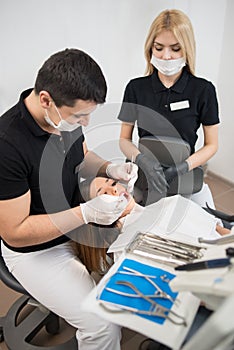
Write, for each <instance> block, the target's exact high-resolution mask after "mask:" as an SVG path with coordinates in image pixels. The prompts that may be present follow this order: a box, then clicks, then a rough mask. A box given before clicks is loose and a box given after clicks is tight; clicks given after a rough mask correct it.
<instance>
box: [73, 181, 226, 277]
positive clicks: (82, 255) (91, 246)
mask: <svg viewBox="0 0 234 350" xmlns="http://www.w3.org/2000/svg"><path fill="white" fill-rule="evenodd" d="M80 192H81V196H82V199H83V201H88V200H90V199H92V198H94V197H96V196H100V195H101V194H107V195H111V196H120V195H124V196H125V197H126V198H127V199H128V205H127V207H126V209H125V211H124V212H123V214H122V216H121V217H120V218H119V219H118V221H116V222H115V223H113V224H112V225H110V226H104V225H103V226H102V225H97V224H88V225H83V226H82V227H81V228H79V229H78V230H76V231H75V236H73V237H72V239H73V240H74V241H73V242H72V246H73V249H74V250H75V252H76V254H77V256H78V257H79V259H80V260H81V261H82V263H83V264H85V266H86V267H87V269H88V270H89V271H90V272H91V271H96V272H98V273H99V274H104V273H106V272H107V271H108V269H109V268H110V266H111V264H112V262H113V261H112V256H111V255H107V250H108V248H109V246H110V245H111V244H112V243H113V242H114V241H115V240H116V239H117V238H118V236H119V234H120V232H121V230H122V229H123V226H125V225H126V224H127V220H128V224H129V222H130V224H131V225H132V223H135V222H136V220H137V219H139V215H142V214H143V213H146V212H145V210H147V211H148V212H150V210H151V209H153V215H150V218H152V220H151V221H154V215H156V214H155V213H156V210H158V209H159V208H161V209H160V212H159V213H158V221H157V220H155V222H156V225H158V228H160V227H161V228H162V227H163V228H164V227H165V223H166V222H168V221H169V220H170V218H169V211H168V210H167V211H165V210H164V211H163V209H165V208H167V207H168V204H169V206H170V205H172V204H173V202H175V208H174V212H176V213H177V215H176V218H177V220H176V224H177V227H176V228H177V229H178V230H179V232H182V233H183V232H186V230H185V228H184V227H185V224H186V225H189V224H190V229H189V231H190V232H191V234H190V235H193V234H195V229H197V221H198V219H197V216H195V217H193V216H192V217H191V215H190V216H189V214H186V215H187V217H186V220H184V217H185V215H184V214H183V215H182V216H181V219H180V220H178V218H179V217H180V215H181V212H179V208H178V206H176V205H177V203H176V199H177V198H178V197H180V198H181V200H182V201H183V202H185V203H189V205H191V206H192V207H194V208H195V209H196V210H197V212H196V214H197V215H198V216H200V218H199V219H200V220H201V225H202V224H203V223H205V222H208V221H209V222H210V223H211V224H212V225H213V226H214V230H215V229H216V234H217V235H218V234H219V235H224V234H228V233H230V230H228V229H226V228H224V227H221V226H220V225H219V224H216V221H215V218H213V217H212V215H210V214H208V213H207V212H205V211H203V210H202V209H201V208H200V207H199V206H198V205H196V204H195V203H191V201H189V200H187V199H184V198H182V197H181V196H173V197H167V198H163V199H162V200H160V201H159V202H157V203H154V204H152V205H150V206H148V207H147V209H146V208H145V207H141V206H140V205H138V204H137V203H136V202H135V200H134V198H133V197H132V196H131V195H130V194H129V193H128V192H127V191H126V189H125V187H124V186H123V185H122V184H120V183H118V182H117V181H115V180H113V179H110V178H105V177H95V178H92V179H87V180H85V181H83V182H82V183H81V184H80ZM165 203H166V205H165ZM185 209H186V208H185ZM151 212H152V210H151ZM174 212H173V213H174ZM199 214H200V215H199ZM201 214H202V215H201ZM172 216H173V215H172ZM201 216H202V217H204V218H203V221H202V219H201ZM144 217H145V215H144ZM131 220H132V221H131ZM183 221H185V222H183ZM191 224H192V225H191ZM210 226H211V225H209V227H210ZM204 231H205V230H204Z"/></svg>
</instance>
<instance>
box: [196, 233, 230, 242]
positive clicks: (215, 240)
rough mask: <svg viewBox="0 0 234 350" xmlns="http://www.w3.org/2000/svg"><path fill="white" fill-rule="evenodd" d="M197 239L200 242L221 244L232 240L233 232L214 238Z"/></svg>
mask: <svg viewBox="0 0 234 350" xmlns="http://www.w3.org/2000/svg"><path fill="white" fill-rule="evenodd" d="M198 241H199V242H200V243H207V244H217V245H222V244H227V243H232V242H234V234H232V233H230V234H228V235H227V236H223V237H220V238H216V239H205V238H202V237H199V238H198Z"/></svg>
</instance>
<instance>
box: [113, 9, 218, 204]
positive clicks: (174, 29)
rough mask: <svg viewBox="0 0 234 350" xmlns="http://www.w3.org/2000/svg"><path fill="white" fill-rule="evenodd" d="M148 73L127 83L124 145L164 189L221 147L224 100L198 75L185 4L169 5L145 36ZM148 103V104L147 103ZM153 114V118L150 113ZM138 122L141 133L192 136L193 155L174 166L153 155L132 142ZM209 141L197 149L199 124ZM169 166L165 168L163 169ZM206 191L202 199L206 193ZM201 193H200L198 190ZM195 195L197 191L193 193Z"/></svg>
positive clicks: (151, 182)
mask: <svg viewBox="0 0 234 350" xmlns="http://www.w3.org/2000/svg"><path fill="white" fill-rule="evenodd" d="M145 58H146V63H147V66H146V75H145V76H144V77H139V78H135V79H132V80H131V81H130V82H129V83H128V84H127V86H126V89H125V92H124V98H123V102H124V103H123V105H122V109H121V111H120V114H119V117H118V118H119V119H120V120H121V121H122V127H121V133H120V148H121V150H122V152H123V153H124V154H125V155H126V157H127V158H129V159H131V158H132V156H133V158H134V159H135V162H136V163H137V164H138V166H139V167H140V168H142V170H143V171H144V172H145V175H146V178H147V180H148V183H149V187H150V185H151V187H152V188H153V189H155V190H158V191H164V190H165V186H166V185H167V184H166V183H165V180H166V181H167V182H168V183H170V181H172V179H173V178H174V177H175V176H177V175H179V174H184V173H186V172H188V171H190V170H192V169H194V168H196V167H197V166H200V165H203V164H205V163H206V162H207V161H208V160H209V159H210V158H211V157H213V155H214V154H215V153H216V151H217V148H218V124H219V116H218V103H217V97H216V91H215V87H214V85H213V84H212V83H211V82H210V81H207V80H206V79H204V78H199V77H196V76H195V39H194V33H193V28H192V24H191V22H190V20H189V18H188V17H187V15H186V14H184V13H183V12H182V11H180V10H176V9H172V10H164V11H163V12H161V13H160V14H159V15H158V16H157V17H156V18H155V20H154V21H153V23H152V24H151V26H150V29H149V33H148V36H147V38H146V41H145ZM143 107H146V108H143ZM147 118H148V119H147ZM134 126H137V127H138V135H139V138H141V137H143V136H148V135H155V136H174V137H175V136H176V137H181V138H182V139H183V140H185V141H187V142H188V143H189V145H190V148H191V155H190V156H189V157H188V159H186V160H185V161H184V162H182V163H180V164H176V166H172V167H171V168H168V169H166V170H165V169H163V168H162V166H161V164H159V162H158V161H157V160H156V159H155V162H152V161H149V159H147V156H145V155H143V154H142V153H140V151H139V150H138V148H137V147H136V146H135V145H133V143H132V135H133V129H134ZM200 126H202V129H203V135H204V143H203V145H202V147H201V148H200V149H199V150H197V151H195V144H196V141H197V138H198V136H197V131H198V128H199V127H200ZM163 170H164V171H163ZM202 192H203V189H202V190H201V192H199V194H200V200H201V203H200V204H201V205H204V206H205V201H204V200H205V198H203V195H202ZM197 198H198V194H197ZM192 199H193V196H192Z"/></svg>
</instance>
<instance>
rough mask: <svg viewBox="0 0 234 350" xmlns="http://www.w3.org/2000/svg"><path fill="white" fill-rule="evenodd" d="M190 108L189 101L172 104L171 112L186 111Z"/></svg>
mask: <svg viewBox="0 0 234 350" xmlns="http://www.w3.org/2000/svg"><path fill="white" fill-rule="evenodd" d="M189 107H190V106H189V100H185V101H179V102H172V103H170V108H171V111H177V110H178V109H185V108H189Z"/></svg>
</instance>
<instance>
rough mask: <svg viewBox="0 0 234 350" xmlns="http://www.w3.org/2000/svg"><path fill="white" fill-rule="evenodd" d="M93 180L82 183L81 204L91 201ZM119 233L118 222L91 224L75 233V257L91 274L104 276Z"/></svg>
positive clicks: (72, 243) (83, 226)
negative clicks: (112, 245)
mask: <svg viewBox="0 0 234 350" xmlns="http://www.w3.org/2000/svg"><path fill="white" fill-rule="evenodd" d="M93 180H94V177H93V178H89V179H86V180H85V181H83V182H81V183H80V186H79V187H80V203H82V202H86V201H88V200H90V199H91V198H90V185H91V182H92V181H93ZM119 233H120V224H119V223H118V221H116V222H114V223H113V224H112V225H108V226H107V225H99V224H95V223H89V224H86V225H82V226H81V227H79V228H77V229H76V230H74V231H73V233H72V235H71V236H72V237H71V238H72V241H71V245H72V248H73V250H74V252H75V255H76V256H77V257H78V258H79V259H80V261H81V262H82V263H83V264H84V265H85V266H86V268H87V269H88V271H89V272H92V271H95V272H98V273H100V274H103V273H105V272H106V271H107V270H108V269H109V268H110V266H111V263H110V261H109V262H108V261H107V250H108V247H109V246H110V245H111V244H112V243H113V242H114V241H115V240H116V238H117V237H118V235H119ZM109 260H111V259H109Z"/></svg>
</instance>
